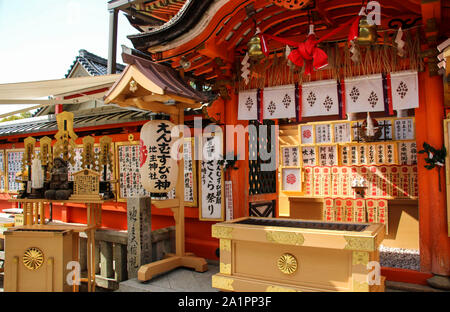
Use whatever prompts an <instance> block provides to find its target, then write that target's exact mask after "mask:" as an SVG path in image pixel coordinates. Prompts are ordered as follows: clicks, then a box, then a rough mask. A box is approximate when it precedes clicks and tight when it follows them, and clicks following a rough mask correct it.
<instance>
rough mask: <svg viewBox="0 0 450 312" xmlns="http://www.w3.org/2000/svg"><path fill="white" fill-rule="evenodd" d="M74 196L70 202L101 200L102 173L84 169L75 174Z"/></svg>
mask: <svg viewBox="0 0 450 312" xmlns="http://www.w3.org/2000/svg"><path fill="white" fill-rule="evenodd" d="M73 176H74V183H73V194H72V195H71V196H70V200H85V201H89V200H100V199H101V196H100V194H99V193H100V173H98V172H96V171H94V170H91V169H84V170H81V171H78V172H76V173H74V174H73Z"/></svg>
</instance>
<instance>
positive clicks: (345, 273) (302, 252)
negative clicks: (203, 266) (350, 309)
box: [212, 217, 385, 292]
mask: <svg viewBox="0 0 450 312" xmlns="http://www.w3.org/2000/svg"><path fill="white" fill-rule="evenodd" d="M384 233H385V229H384V226H383V225H382V224H361V223H326V222H313V221H303V220H282V219H271V218H252V217H250V218H241V219H236V220H233V221H228V222H223V223H217V224H215V225H213V226H212V236H213V237H216V238H219V239H220V273H218V274H215V275H214V276H213V277H212V286H213V287H214V288H217V289H219V290H222V291H238V292H245V291H252V292H261V291H283V292H284V291H358V292H373V291H384V278H383V277H380V278H379V279H378V281H376V278H375V277H376V276H377V275H375V272H376V271H377V269H379V266H378V265H376V264H375V265H374V266H373V267H371V268H369V269H368V266H367V265H368V264H370V263H369V262H371V261H376V262H379V253H378V246H379V245H380V243H381V242H382V240H383V238H384ZM371 264H374V263H371ZM378 276H379V275H378ZM372 284H373V285H372ZM377 284H378V285H377Z"/></svg>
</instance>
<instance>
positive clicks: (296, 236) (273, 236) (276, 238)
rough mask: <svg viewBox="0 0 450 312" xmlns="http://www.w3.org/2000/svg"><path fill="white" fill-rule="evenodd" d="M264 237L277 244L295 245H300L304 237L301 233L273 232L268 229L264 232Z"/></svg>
mask: <svg viewBox="0 0 450 312" xmlns="http://www.w3.org/2000/svg"><path fill="white" fill-rule="evenodd" d="M266 239H267V240H268V241H269V242H274V243H278V244H284V245H297V246H301V245H303V243H304V242H305V238H304V237H303V235H302V234H301V233H292V232H275V231H268V232H266Z"/></svg>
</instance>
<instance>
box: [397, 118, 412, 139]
mask: <svg viewBox="0 0 450 312" xmlns="http://www.w3.org/2000/svg"><path fill="white" fill-rule="evenodd" d="M394 133H395V140H401V141H403V140H414V139H415V138H416V136H415V133H416V130H415V125H414V118H400V119H396V120H395V122H394Z"/></svg>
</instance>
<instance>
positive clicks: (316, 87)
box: [302, 80, 339, 117]
mask: <svg viewBox="0 0 450 312" xmlns="http://www.w3.org/2000/svg"><path fill="white" fill-rule="evenodd" d="M330 115H339V98H338V92H337V81H336V80H322V81H315V82H308V83H304V84H302V117H312V116H330Z"/></svg>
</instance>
